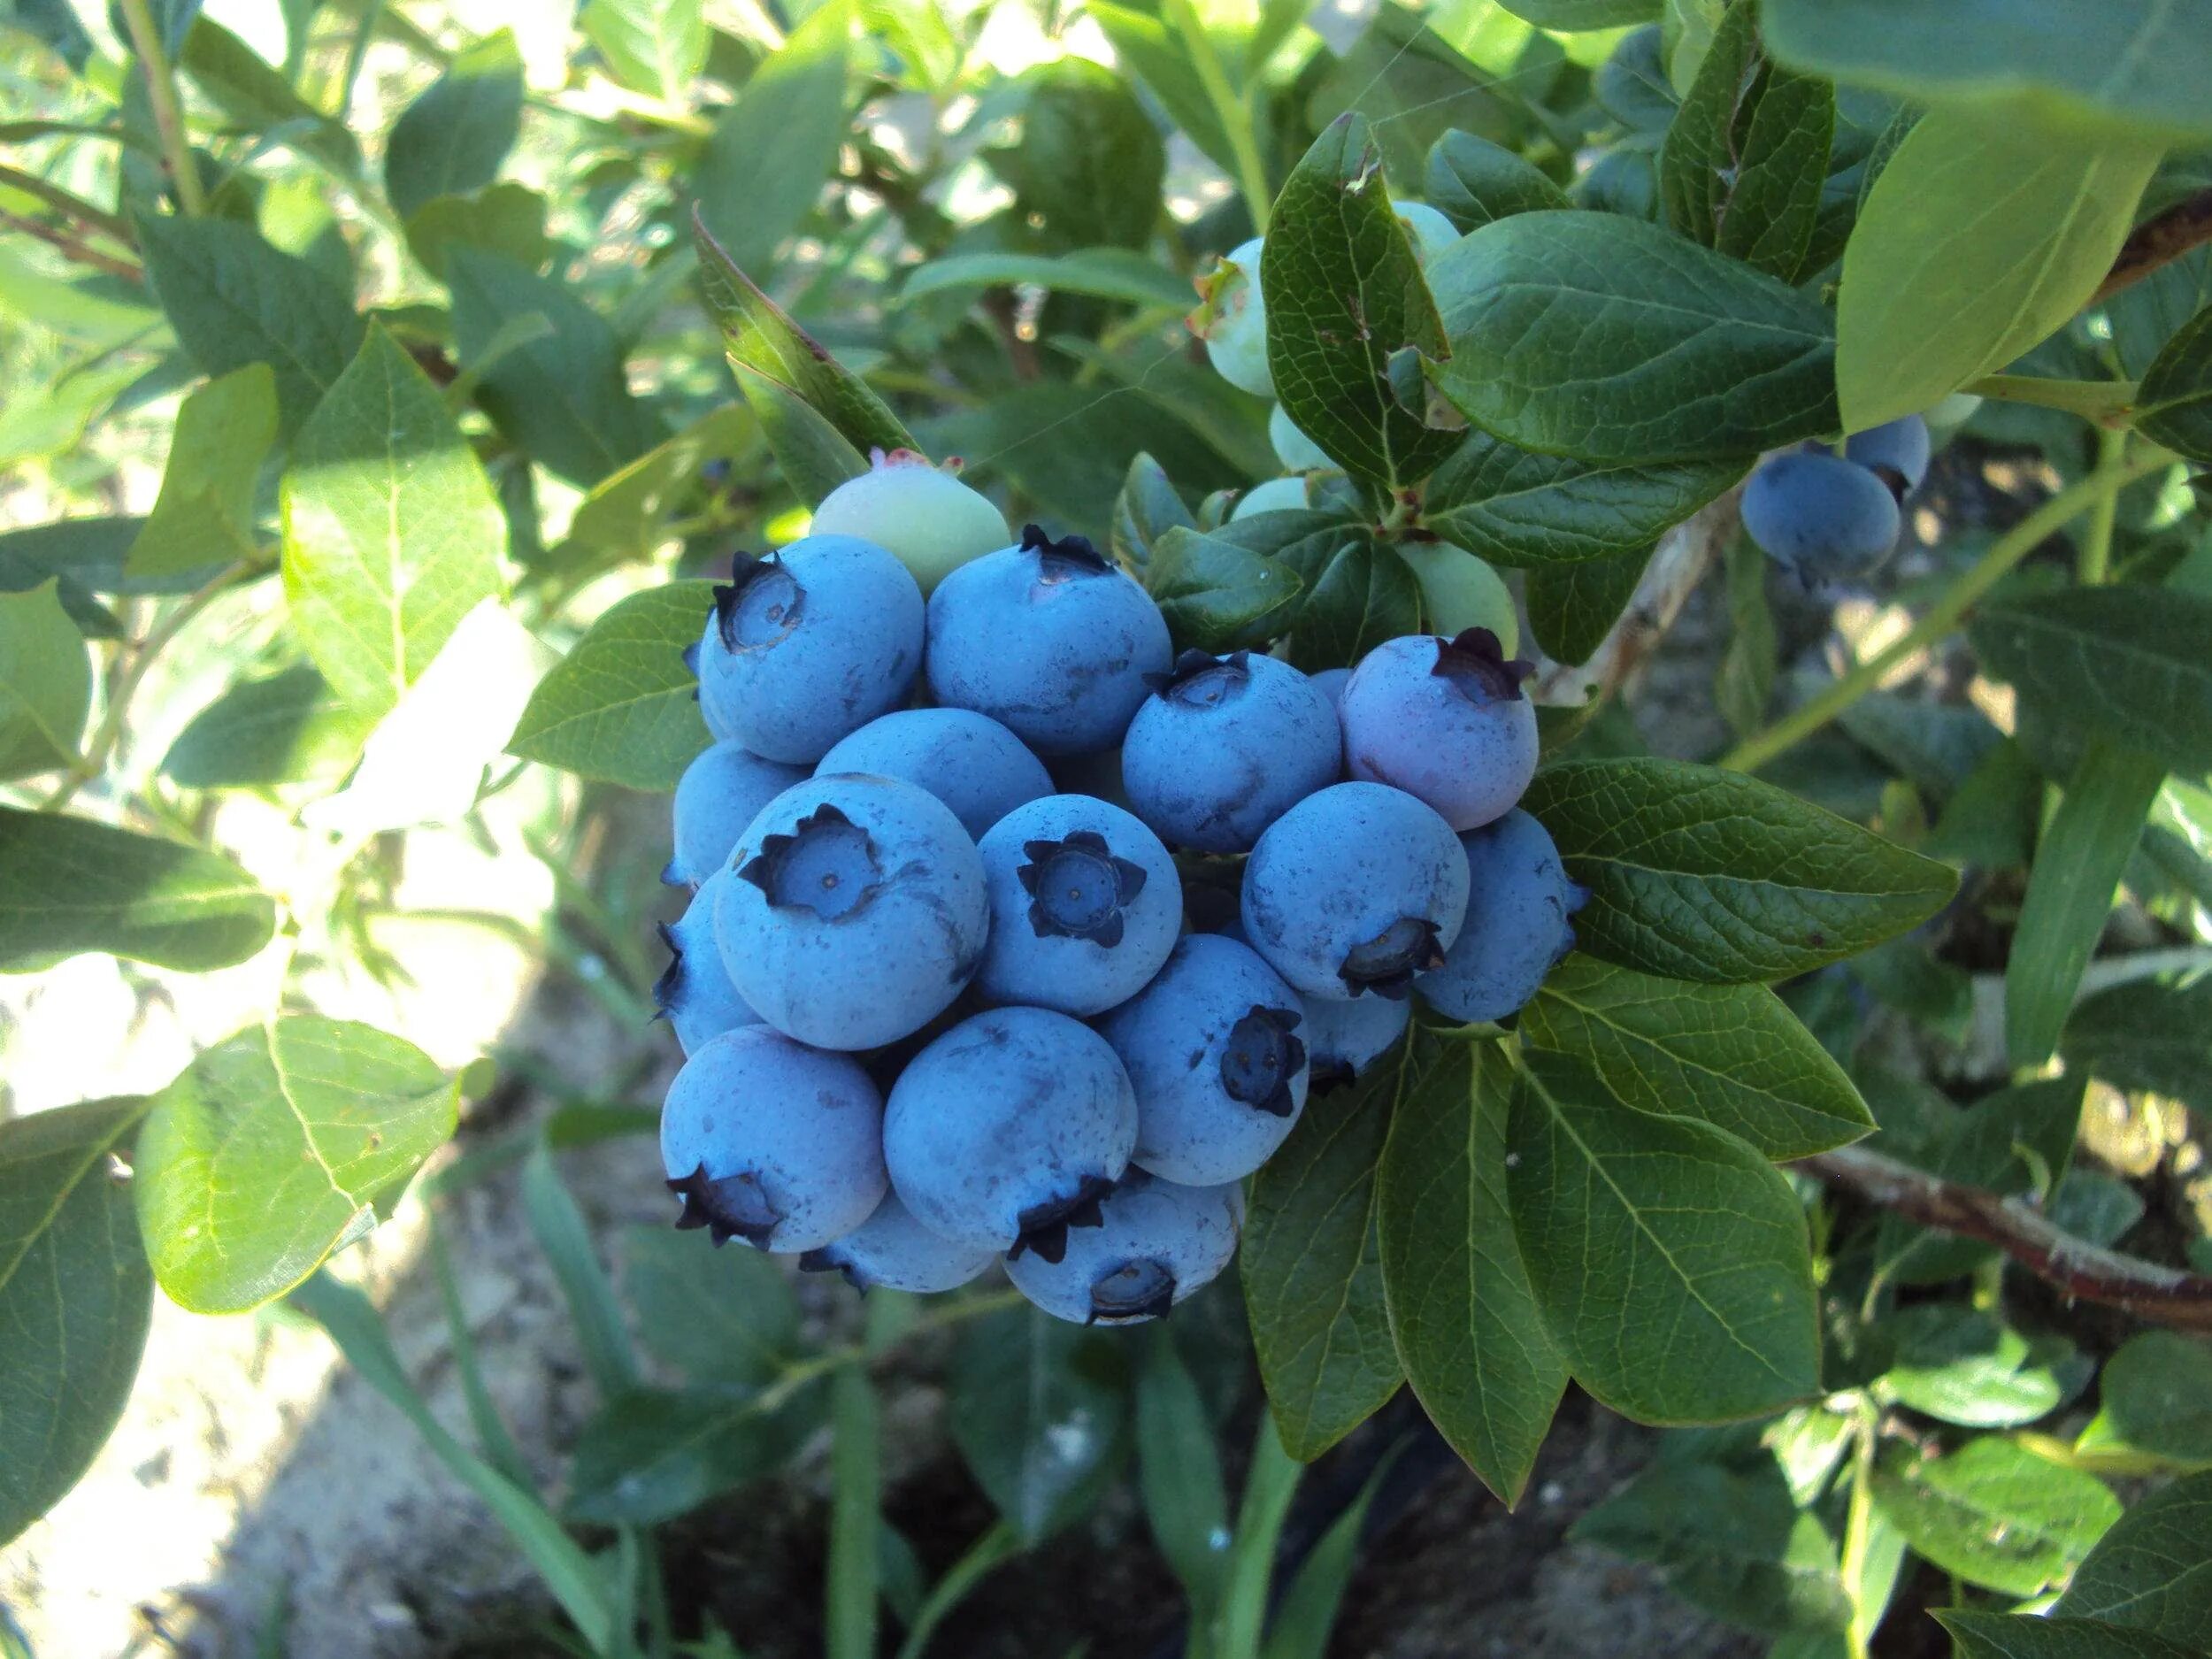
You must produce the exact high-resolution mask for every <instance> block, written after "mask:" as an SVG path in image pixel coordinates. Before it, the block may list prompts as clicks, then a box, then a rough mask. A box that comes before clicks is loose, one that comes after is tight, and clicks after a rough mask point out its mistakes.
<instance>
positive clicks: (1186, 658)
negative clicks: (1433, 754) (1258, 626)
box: [1121, 651, 1343, 853]
mask: <svg viewBox="0 0 2212 1659" xmlns="http://www.w3.org/2000/svg"><path fill="white" fill-rule="evenodd" d="M1342 756H1343V734H1342V733H1340V731H1339V730H1338V728H1337V723H1336V711H1335V710H1333V709H1332V708H1331V707H1330V706H1329V699H1328V695H1327V694H1326V693H1325V692H1323V691H1322V690H1320V689H1319V688H1318V687H1316V686H1315V685H1314V683H1313V681H1311V680H1308V679H1307V678H1306V677H1305V676H1304V675H1303V674H1302V673H1300V672H1298V671H1297V670H1296V669H1294V668H1293V667H1292V666H1291V665H1290V664H1288V663H1281V662H1278V661H1276V660H1275V659H1274V658H1273V657H1260V656H1256V655H1254V654H1253V653H1251V652H1248V651H1237V652H1235V653H1233V654H1232V655H1230V656H1227V657H1210V656H1208V655H1207V654H1206V653H1205V652H1203V651H1186V652H1184V653H1183V655H1182V656H1181V657H1179V658H1178V659H1177V660H1176V664H1175V666H1174V668H1173V669H1171V671H1170V672H1167V673H1165V674H1161V675H1157V676H1155V679H1154V687H1153V693H1152V695H1150V696H1149V697H1147V698H1146V699H1145V700H1144V706H1143V707H1141V708H1140V709H1139V710H1137V713H1136V718H1134V719H1133V720H1131V721H1130V722H1129V733H1128V735H1127V736H1126V737H1125V738H1124V739H1123V740H1122V749H1121V777H1122V787H1124V788H1125V789H1126V790H1127V791H1128V794H1129V800H1130V802H1131V803H1132V804H1133V806H1134V807H1135V809H1136V813H1137V816H1138V817H1139V818H1142V819H1143V820H1144V821H1145V822H1146V823H1147V824H1149V825H1150V826H1152V827H1153V828H1154V829H1155V830H1156V831H1158V832H1159V833H1160V837H1161V839H1162V840H1163V841H1166V842H1168V843H1169V844H1170V845H1171V846H1176V847H1189V848H1194V849H1197V850H1199V851H1201V852H1210V853H1240V852H1248V851H1250V850H1251V848H1252V843H1253V842H1255V841H1258V840H1259V838H1260V832H1261V831H1263V830H1264V829H1265V828H1266V827H1267V826H1269V825H1270V824H1272V823H1273V822H1274V821H1275V820H1276V819H1277V818H1280V817H1281V816H1282V815H1283V814H1284V813H1285V812H1286V811H1288V810H1290V809H1291V808H1292V807H1293V806H1294V805H1296V804H1297V803H1299V802H1301V801H1302V800H1304V799H1305V798H1306V797H1307V796H1308V795H1311V794H1312V793H1313V792H1314V791H1315V790H1316V789H1325V788H1326V787H1328V786H1329V785H1331V784H1333V783H1334V782H1335V781H1336V778H1337V772H1338V769H1339V767H1340V764H1341V760H1342Z"/></svg>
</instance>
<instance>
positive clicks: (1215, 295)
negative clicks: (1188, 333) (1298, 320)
mask: <svg viewBox="0 0 2212 1659" xmlns="http://www.w3.org/2000/svg"><path fill="white" fill-rule="evenodd" d="M1262 246H1263V243H1262V242H1261V239H1260V238H1259V237H1257V236H1255V237H1253V238H1252V240H1251V241H1249V242H1240V243H1239V244H1238V245H1237V246H1235V247H1234V248H1232V249H1231V250H1229V251H1228V252H1227V253H1225V254H1224V255H1223V256H1222V258H1221V265H1220V268H1219V270H1218V271H1217V273H1216V274H1215V275H1214V277H1213V278H1212V279H1211V280H1210V284H1209V291H1208V294H1207V308H1208V312H1209V315H1208V318H1207V321H1206V327H1205V335H1204V338H1205V342H1206V356H1207V357H1208V358H1209V359H1210V361H1211V362H1212V364H1213V365H1214V372H1215V373H1217V374H1219V375H1220V376H1221V378H1222V379H1223V380H1226V381H1228V382H1229V384H1230V385H1232V386H1233V387H1236V388H1239V389H1240V390H1243V391H1247V392H1250V393H1252V394H1253V395H1254V396H1258V397H1272V396H1275V377H1274V375H1273V374H1272V373H1270V372H1269V369H1268V365H1267V304H1266V302H1265V301H1264V300H1263V299H1262V298H1261V297H1260V250H1261V248H1262Z"/></svg>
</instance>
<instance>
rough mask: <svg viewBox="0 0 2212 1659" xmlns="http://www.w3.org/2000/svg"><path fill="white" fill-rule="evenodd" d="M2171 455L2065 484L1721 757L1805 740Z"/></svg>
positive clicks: (1753, 759) (2154, 453) (1735, 767)
mask: <svg viewBox="0 0 2212 1659" xmlns="http://www.w3.org/2000/svg"><path fill="white" fill-rule="evenodd" d="M2172 460H2173V457H2172V456H2171V455H2170V453H2169V452H2167V451H2166V450H2164V449H2153V450H2150V451H2147V453H2145V454H2142V455H2139V456H2137V457H2135V458H2134V459H2133V460H2131V461H2129V462H2126V463H2124V465H2119V466H2116V467H2114V468H2113V469H2112V470H2111V471H2109V472H2103V471H2100V472H2093V473H2091V474H2090V475H2089V476H2088V477H2087V478H2085V479H2084V480H2082V481H2081V482H2080V483H2078V484H2076V485H2073V486H2072V487H2071V488H2067V489H2062V490H2061V491H2059V493H2058V494H2057V495H2054V496H2052V497H2051V498H2050V500H2048V501H2047V502H2045V503H2043V504H2042V505H2041V506H2040V507H2038V508H2037V509H2036V510H2035V511H2033V512H2032V513H2030V514H2029V515H2028V516H2027V517H2026V518H2023V519H2022V520H2021V521H2020V522H2019V523H2018V524H2016V525H2015V526H2013V527H2012V528H2011V529H2009V530H2008V531H2007V532H2005V534H2003V535H2001V536H2000V537H1998V538H1997V540H1996V541H1994V542H1993V543H1991V545H1990V548H1989V550H1988V551H1987V552H1985V553H1984V554H1983V555H1982V556H1981V557H1980V558H1979V559H1978V561H1976V563H1975V565H1974V566H1973V568H1972V569H1970V570H1969V571H1968V572H1966V573H1965V574H1963V575H1962V576H1961V577H1960V578H1959V579H1958V580H1956V581H1955V582H1954V583H1952V585H1951V587H1950V588H1949V590H1948V591H1947V592H1946V593H1945V594H1944V595H1943V596H1942V598H1940V599H1939V600H1937V601H1936V603H1934V604H1933V605H1932V606H1931V607H1930V608H1929V610H1928V612H1927V614H1926V615H1925V616H1924V617H1922V618H1920V620H1919V621H1917V622H1916V623H1914V624H1913V626H1911V627H1910V628H1909V629H1907V630H1906V631H1905V632H1904V633H1903V634H1900V635H1899V636H1898V637H1897V638H1896V639H1895V640H1894V641H1892V642H1891V643H1890V644H1889V645H1887V646H1885V647H1884V648H1883V649H1881V650H1879V651H1877V652H1876V653H1875V654H1874V655H1873V656H1871V657H1868V658H1867V659H1866V661H1864V662H1863V663H1861V664H1859V665H1858V666H1857V667H1856V668H1854V669H1853V670H1852V671H1851V672H1849V673H1847V674H1846V675H1844V676H1843V677H1842V678H1841V679H1840V680H1837V681H1836V682H1835V683H1834V684H1833V685H1832V686H1830V687H1827V689H1826V690H1824V691H1823V692H1821V693H1820V694H1819V695H1816V696H1814V697H1812V698H1809V699H1808V700H1807V701H1806V702H1805V703H1801V705H1799V706H1798V707H1797V708H1795V709H1793V710H1791V711H1790V712H1789V713H1788V714H1786V715H1784V716H1783V717H1782V718H1780V719H1779V720H1777V721H1776V722H1775V723H1774V724H1773V725H1772V726H1769V727H1767V729H1766V730H1765V731H1763V732H1761V733H1756V734H1755V735H1754V736H1751V737H1747V738H1746V739H1745V740H1744V741H1742V742H1740V743H1739V744H1737V745H1736V747H1735V748H1733V749H1730V750H1729V751H1728V752H1727V753H1726V754H1725V755H1723V756H1722V757H1720V759H1719V761H1718V762H1717V763H1716V764H1719V765H1721V766H1724V767H1726V768H1728V769H1729V770H1730V771H1732V772H1756V771H1757V770H1758V769H1759V768H1760V767H1762V766H1763V765H1765V764H1767V763H1768V762H1769V761H1770V760H1772V759H1773V758H1774V757H1776V756H1777V755H1779V754H1780V753H1782V752H1783V750H1785V749H1789V748H1791V747H1792V746H1793V745H1795V744H1797V743H1801V742H1802V741H1804V740H1805V739H1807V738H1809V737H1810V736H1811V735H1812V734H1813V733H1815V732H1817V731H1819V730H1820V729H1821V727H1823V726H1826V725H1827V724H1828V723H1829V722H1830V721H1831V720H1832V719H1834V718H1836V717H1837V716H1838V715H1839V714H1841V713H1842V712H1843V711H1844V710H1846V709H1847V708H1849V707H1850V706H1851V705H1852V704H1853V703H1856V702H1857V701H1858V700H1859V699H1860V698H1861V697H1863V696H1864V695H1866V694H1867V693H1868V692H1870V691H1872V690H1874V689H1875V688H1876V687H1878V686H1879V685H1880V684H1881V682H1882V681H1883V680H1885V679H1886V678H1887V677H1888V675H1889V672H1890V671H1891V670H1892V669H1893V668H1895V667H1896V666H1897V665H1898V664H1901V663H1902V662H1904V661H1906V660H1907V659H1908V658H1909V657H1912V656H1913V655H1914V654H1915V653H1916V652H1917V651H1920V650H1922V649H1925V648H1926V647H1928V646H1930V645H1932V644H1934V643H1935V642H1936V641H1939V640H1940V639H1942V638H1943V637H1944V636H1945V635H1946V634H1949V633H1950V632H1951V630H1952V629H1953V628H1955V627H1956V626H1958V624H1959V619H1960V618H1962V617H1963V616H1965V614H1966V613H1967V612H1968V611H1970V610H1972V609H1973V607H1974V603H1975V602H1976V601H1977V600H1978V599H1980V598H1981V597H1982V595H1985V594H1986V593H1987V592H1988V591H1989V590H1990V589H1991V588H1994V587H1995V586H1996V585H1997V583H1998V582H1999V581H2000V580H2002V579H2003V577H2004V576H2005V575H2006V574H2007V573H2008V572H2009V571H2011V569H2012V568H2013V566H2015V565H2017V564H2019V563H2020V561H2021V560H2023V559H2024V558H2026V557H2027V556H2028V555H2029V554H2031V553H2032V552H2034V551H2035V549H2037V548H2038V547H2039V546H2041V545H2042V543H2043V541H2044V540H2045V538H2047V537H2048V536H2050V535H2052V534H2055V533H2056V532H2057V531H2059V530H2061V529H2062V528H2064V527H2065V526H2066V525H2067V524H2069V523H2070V522H2071V521H2072V520H2073V518H2075V517H2076V516H2077V515H2078V514H2080V513H2083V512H2085V511H2089V510H2090V509H2091V508H2093V507H2094V506H2096V504H2097V503H2099V502H2100V501H2103V500H2108V499H2110V498H2111V497H2112V496H2113V495H2116V494H2117V493H2118V491H2120V490H2121V489H2122V488H2124V487H2125V486H2127V485H2129V484H2131V483H2133V482H2134V481H2135V480H2137V479H2139V478H2147V477H2148V476H2149V475H2150V474H2151V473H2153V472H2157V471H2158V470H2159V469H2160V468H2161V467H2163V466H2166V465H2170V463H2171V462H2172Z"/></svg>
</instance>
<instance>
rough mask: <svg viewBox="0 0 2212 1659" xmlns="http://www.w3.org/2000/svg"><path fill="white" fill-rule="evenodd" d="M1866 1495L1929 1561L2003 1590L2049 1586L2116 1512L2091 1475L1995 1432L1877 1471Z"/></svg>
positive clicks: (2112, 1501) (2114, 1501)
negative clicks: (1950, 1449) (2050, 1460)
mask: <svg viewBox="0 0 2212 1659" xmlns="http://www.w3.org/2000/svg"><path fill="white" fill-rule="evenodd" d="M1874 1501H1875V1502H1876V1503H1878V1504H1879V1505H1880V1506H1881V1508H1882V1511H1883V1513H1884V1514H1885V1515H1886V1516H1887V1517H1889V1521H1890V1524H1891V1525H1893V1526H1895V1527H1896V1528H1897V1530H1898V1531H1900V1532H1902V1533H1904V1535H1905V1537H1906V1539H1907V1540H1909V1542H1910V1543H1911V1545H1912V1547H1913V1548H1915V1549H1916V1550H1917V1551H1918V1552H1919V1553H1920V1554H1921V1555H1925V1556H1926V1557H1927V1558H1928V1559H1929V1560H1930V1561H1932V1562H1933V1563H1935V1564H1936V1565H1937V1566H1939V1567H1940V1568H1942V1569H1943V1570H1944V1571H1946V1572H1952V1573H1956V1574H1957V1575H1958V1576H1959V1577H1960V1578H1963V1579H1965V1580H1966V1581H1967V1582H1968V1583H1969V1584H1978V1585H1982V1586H1986V1587H1987V1588H1989V1589H1992V1590H1996V1591H2000V1592H2001V1593H2002V1594H2006V1595H2033V1594H2036V1593H2037V1592H2039V1591H2040V1590H2042V1589H2044V1588H2045V1587H2047V1586H2050V1585H2053V1584H2055V1583H2057V1582H2058V1581H2059V1580H2060V1579H2062V1578H2064V1577H2065V1576H2066V1575H2067V1573H2068V1572H2070V1571H2072V1570H2073V1568H2074V1567H2075V1565H2076V1564H2077V1563H2079V1562H2080V1561H2081V1559H2082V1557H2084V1556H2085V1555H2087V1554H2088V1553H2089V1548H2090V1546H2091V1545H2093V1544H2094V1543H2095V1542H2096V1541H2097V1540H2098V1538H2099V1537H2100V1536H2101V1534H2102V1533H2103V1532H2104V1531H2105V1529H2106V1528H2107V1527H2108V1526H2110V1525H2112V1524H2113V1522H2115V1521H2116V1520H2117V1519H2119V1518H2120V1501H2119V1500H2118V1499H2117V1498H2116V1497H2114V1496H2113V1495H2112V1494H2111V1492H2110V1491H2109V1490H2108V1488H2107V1487H2106V1486H2105V1485H2104V1483H2103V1482H2102V1481H2101V1480H2099V1479H2096V1478H2095V1477H2094V1476H2093V1475H2085V1474H2084V1473H2082V1471H2079V1470H2078V1469H2066V1468H2062V1467H2061V1466H2060V1465H2058V1464H2056V1463H2047V1462H2045V1461H2044V1460H2043V1459H2042V1458H2040V1457H2038V1456H2036V1455H2034V1454H2033V1453H2032V1452H2030V1451H2027V1450H2024V1448H2021V1447H2019V1446H2017V1445H2016V1444H2015V1443H2014V1442H2012V1441H2011V1440H2005V1439H2003V1438H2001V1436H1998V1435H1993V1434H1988V1435H1984V1436H1982V1437H1981V1438H1979V1439H1978V1440H1969V1441H1968V1442H1967V1443H1966V1444H1965V1445H1964V1446H1962V1447H1961V1448H1959V1449H1958V1450H1956V1451H1955V1452H1950V1453H1947V1454H1946V1455H1942V1456H1939V1457H1926V1458H1920V1459H1916V1460H1915V1461H1913V1462H1911V1463H1901V1464H1899V1465H1898V1466H1896V1467H1893V1468H1888V1469H1878V1470H1876V1471H1875V1475H1874Z"/></svg>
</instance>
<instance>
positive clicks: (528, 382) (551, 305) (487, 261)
mask: <svg viewBox="0 0 2212 1659" xmlns="http://www.w3.org/2000/svg"><path fill="white" fill-rule="evenodd" d="M446 278H447V283H448V286H449V288H451V290H452V293H453V337H454V341H455V343H456V345H457V347H458V349H459V352H460V357H461V362H462V364H463V365H464V366H465V367H475V366H477V362H478V359H479V358H483V359H485V362H484V365H483V369H482V374H481V378H480V380H478V382H477V390H476V397H477V402H478V403H480V404H482V405H483V409H484V412H485V413H486V414H488V415H489V416H490V417H491V418H492V421H493V424H494V425H495V426H498V428H499V429H500V431H501V432H503V433H504V434H506V435H507V436H508V438H509V439H511V441H512V442H514V443H516V444H517V445H518V446H519V447H520V448H521V449H524V450H526V451H527V452H528V454H529V456H530V457H531V459H533V460H534V461H536V462H538V463H539V464H540V465H542V466H544V467H545V468H546V470H547V471H548V472H555V473H557V474H558V475H559V476H561V477H562V478H565V479H566V480H568V481H569V482H571V483H572V484H576V485H579V486H584V487H588V486H590V485H592V484H595V483H596V482H598V481H599V480H601V479H602V478H604V477H605V476H606V475H607V474H608V473H609V472H613V471H614V470H615V469H616V468H617V467H618V466H620V465H623V464H624V463H625V462H626V461H632V460H634V459H635V458H636V457H639V456H641V455H642V454H644V453H645V452H646V450H648V449H651V448H652V447H653V446H654V445H655V444H656V443H657V442H660V439H661V434H660V432H659V430H658V429H657V425H656V423H655V421H654V419H653V417H652V414H651V412H650V411H649V410H647V409H646V408H645V406H644V405H643V404H641V403H639V402H638V401H637V399H636V398H635V397H634V396H631V394H630V388H629V383H628V381H627V380H626V377H625V375H624V372H623V366H622V342H620V341H619V340H618V339H617V338H616V337H615V332H614V330H613V328H612V327H611V326H609V324H608V322H607V319H605V318H603V317H602V316H600V315H599V313H598V312H596V311H593V310H592V309H591V307H589V306H588V305H587V304H585V303H583V301H581V300H580V299H578V298H577V297H576V296H575V295H574V294H573V293H572V291H571V290H570V289H569V288H568V287H567V286H566V285H565V284H564V283H560V282H557V281H555V280H552V279H551V278H549V277H541V276H539V275H538V274H537V273H535V272H534V271H531V270H529V269H527V268H526V267H525V266H523V265H517V264H516V263H515V262H514V261H513V260H511V259H506V258H503V257H500V256H499V255H497V254H493V253H486V252H485V251H483V250H481V249H477V248H471V247H467V246H465V245H461V244H455V245H453V246H451V247H449V249H448V250H447V254H446ZM525 311H539V312H541V313H543V315H544V317H545V319H546V321H547V322H548V323H549V324H551V325H552V331H551V332H550V333H549V334H541V335H539V336H537V337H536V338H534V339H532V340H530V341H529V342H526V343H525V344H521V345H518V346H516V347H515V348H514V349H511V350H509V351H505V352H503V354H502V355H501V356H500V357H498V358H497V359H496V360H492V359H491V358H490V357H489V351H490V348H491V346H492V343H493V342H494V340H495V338H496V337H497V336H498V334H499V330H500V327H501V326H502V325H503V324H504V323H505V322H506V321H507V320H508V319H510V318H511V317H515V316H518V315H519V314H521V313H522V312H525Z"/></svg>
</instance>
